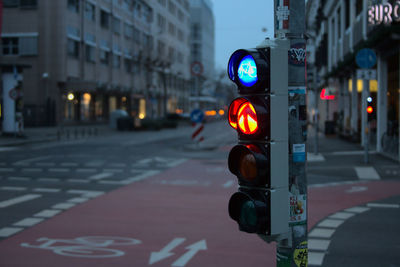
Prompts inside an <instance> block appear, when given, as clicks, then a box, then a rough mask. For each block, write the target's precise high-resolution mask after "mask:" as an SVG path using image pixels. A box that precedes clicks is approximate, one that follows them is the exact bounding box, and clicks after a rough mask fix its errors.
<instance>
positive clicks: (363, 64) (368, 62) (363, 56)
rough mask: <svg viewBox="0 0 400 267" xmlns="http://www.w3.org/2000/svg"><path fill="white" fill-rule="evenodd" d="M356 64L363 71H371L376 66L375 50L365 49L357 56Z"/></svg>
mask: <svg viewBox="0 0 400 267" xmlns="http://www.w3.org/2000/svg"><path fill="white" fill-rule="evenodd" d="M356 63H357V65H358V67H360V68H362V69H370V68H372V67H373V66H375V64H376V54H375V52H374V50H372V49H369V48H363V49H361V50H360V51H358V53H357V55H356Z"/></svg>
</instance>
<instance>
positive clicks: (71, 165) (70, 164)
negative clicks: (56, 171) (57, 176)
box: [60, 162, 79, 167]
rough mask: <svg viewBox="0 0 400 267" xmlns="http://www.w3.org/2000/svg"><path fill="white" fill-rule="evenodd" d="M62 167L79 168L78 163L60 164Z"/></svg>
mask: <svg viewBox="0 0 400 267" xmlns="http://www.w3.org/2000/svg"><path fill="white" fill-rule="evenodd" d="M60 165H61V166H63V167H76V166H79V163H76V162H63V163H61V164H60Z"/></svg>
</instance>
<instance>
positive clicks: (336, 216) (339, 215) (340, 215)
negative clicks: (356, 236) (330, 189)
mask: <svg viewBox="0 0 400 267" xmlns="http://www.w3.org/2000/svg"><path fill="white" fill-rule="evenodd" d="M354 215H355V213H351V212H336V213H335V214H332V215H331V216H329V218H331V219H341V220H347V219H348V218H350V217H352V216H354Z"/></svg>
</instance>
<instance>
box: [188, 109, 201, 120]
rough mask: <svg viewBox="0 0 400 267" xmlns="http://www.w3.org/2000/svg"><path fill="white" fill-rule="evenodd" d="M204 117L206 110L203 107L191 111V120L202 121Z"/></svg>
mask: <svg viewBox="0 0 400 267" xmlns="http://www.w3.org/2000/svg"><path fill="white" fill-rule="evenodd" d="M203 119H204V112H203V111H202V110H201V109H194V110H193V111H192V112H191V113H190V120H191V121H192V122H194V123H199V122H202V121H203Z"/></svg>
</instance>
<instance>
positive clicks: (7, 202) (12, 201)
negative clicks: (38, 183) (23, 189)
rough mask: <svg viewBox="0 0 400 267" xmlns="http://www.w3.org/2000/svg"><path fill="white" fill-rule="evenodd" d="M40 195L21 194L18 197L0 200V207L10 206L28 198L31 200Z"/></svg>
mask: <svg viewBox="0 0 400 267" xmlns="http://www.w3.org/2000/svg"><path fill="white" fill-rule="evenodd" d="M41 196H42V195H38V194H28V195H23V196H20V197H15V198H12V199H9V200H5V201H2V202H0V208H6V207H10V206H12V205H16V204H19V203H22V202H25V201H29V200H33V199H35V198H38V197H41Z"/></svg>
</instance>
